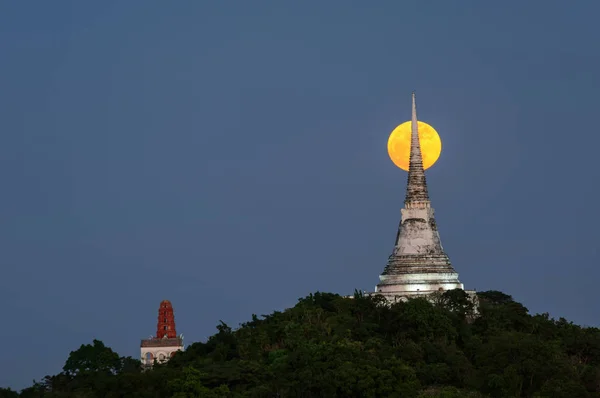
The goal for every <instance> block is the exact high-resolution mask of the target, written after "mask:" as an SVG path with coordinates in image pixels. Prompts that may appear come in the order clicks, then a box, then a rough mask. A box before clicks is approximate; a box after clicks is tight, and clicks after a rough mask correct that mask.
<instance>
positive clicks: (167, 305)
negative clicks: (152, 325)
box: [140, 300, 184, 366]
mask: <svg viewBox="0 0 600 398" xmlns="http://www.w3.org/2000/svg"><path fill="white" fill-rule="evenodd" d="M183 348H184V347H183V335H180V336H177V330H176V329H175V313H174V311H173V306H172V305H171V302H170V301H169V300H163V301H161V302H160V306H159V307H158V323H157V325H156V336H150V338H149V339H144V340H142V343H141V344H140V349H141V354H142V363H143V364H144V365H145V366H152V364H153V363H154V361H155V360H156V361H158V362H159V363H162V362H166V361H168V360H169V358H171V357H172V356H173V355H175V353H176V352H177V351H183Z"/></svg>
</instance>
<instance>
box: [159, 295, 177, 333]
mask: <svg viewBox="0 0 600 398" xmlns="http://www.w3.org/2000/svg"><path fill="white" fill-rule="evenodd" d="M164 336H167V338H168V339H174V338H176V337H177V332H176V331H175V314H174V313H173V306H172V305H171V302H170V301H169V300H163V301H161V303H160V307H159V308H158V325H157V327H156V337H160V338H162V337H164Z"/></svg>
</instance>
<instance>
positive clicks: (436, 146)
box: [388, 120, 442, 171]
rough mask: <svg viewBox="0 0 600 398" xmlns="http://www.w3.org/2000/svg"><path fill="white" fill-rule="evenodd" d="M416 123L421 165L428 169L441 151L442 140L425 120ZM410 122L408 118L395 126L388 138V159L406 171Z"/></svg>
mask: <svg viewBox="0 0 600 398" xmlns="http://www.w3.org/2000/svg"><path fill="white" fill-rule="evenodd" d="M418 123H419V143H420V144H421V156H422V157H423V167H424V168H425V169H428V168H430V167H431V166H433V164H434V163H435V162H436V161H437V160H438V158H439V157H440V154H441V153H442V140H441V139H440V136H439V134H438V133H437V131H435V129H434V128H433V127H431V126H430V125H428V124H427V123H425V122H421V121H419V122H418ZM410 124H411V121H410V120H409V121H408V122H404V123H402V124H401V125H399V126H398V127H396V128H395V129H394V131H392V133H391V134H390V138H389V139H388V154H389V155H390V159H392V162H394V164H395V165H396V166H398V167H400V168H401V169H402V170H406V171H408V161H409V158H410Z"/></svg>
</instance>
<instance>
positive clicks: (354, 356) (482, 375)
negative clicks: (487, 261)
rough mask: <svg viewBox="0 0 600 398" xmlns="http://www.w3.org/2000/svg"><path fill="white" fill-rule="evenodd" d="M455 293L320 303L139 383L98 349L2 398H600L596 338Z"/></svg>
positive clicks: (303, 303)
mask: <svg viewBox="0 0 600 398" xmlns="http://www.w3.org/2000/svg"><path fill="white" fill-rule="evenodd" d="M478 297H479V301H480V306H479V311H480V315H479V316H473V306H472V304H471V302H470V301H469V300H468V297H467V296H466V294H465V293H464V292H463V291H462V290H454V291H449V292H446V293H444V294H443V295H442V294H440V295H438V296H437V297H435V299H434V300H433V301H432V302H430V301H427V300H425V299H422V298H421V299H412V300H409V301H408V302H404V303H399V304H394V305H391V306H390V305H386V304H385V303H384V302H382V299H381V298H380V297H366V296H362V295H361V294H360V293H358V292H357V293H356V294H355V296H354V299H348V298H343V297H341V296H339V295H334V294H328V293H316V294H312V295H310V296H308V297H306V298H303V299H300V300H299V302H298V304H297V305H296V306H295V307H293V308H290V309H288V310H285V311H283V312H275V313H273V314H271V315H267V316H262V317H260V318H259V317H257V316H256V315H253V316H252V320H251V321H250V322H247V323H245V324H243V325H241V327H240V328H238V329H237V330H232V329H231V328H230V327H229V326H227V325H226V324H225V323H221V324H220V325H218V326H217V329H218V331H217V333H216V334H215V335H213V336H212V337H210V338H209V339H208V341H207V342H205V343H195V344H192V345H190V346H189V347H188V348H187V349H186V351H185V352H181V353H179V354H178V355H176V356H175V357H174V358H173V359H172V360H171V361H170V362H168V363H167V364H165V365H155V366H154V368H153V369H152V370H148V371H141V370H140V364H139V362H138V361H136V360H134V359H132V358H123V357H119V355H118V354H116V353H115V352H113V351H112V350H111V349H110V348H109V347H106V346H105V345H104V344H103V343H102V342H100V341H97V340H95V341H93V343H92V344H91V345H82V346H81V347H80V348H79V349H78V350H76V351H73V352H71V354H70V355H69V357H68V359H67V361H66V363H65V366H64V368H63V372H61V373H59V374H58V375H55V376H47V377H46V378H45V379H43V380H42V381H39V382H36V383H35V384H34V385H33V386H31V387H29V388H26V389H24V390H23V391H21V393H20V394H18V393H16V392H13V391H10V390H6V389H5V390H3V389H0V398H1V397H18V396H20V397H57V398H58V397H90V398H95V397H102V398H105V397H148V398H150V397H152V398H154V397H159V398H162V397H176V398H183V397H215V398H216V397H421V398H424V397H445V398H452V397H473V398H475V397H488V396H489V397H553V398H561V397H565V398H577V397H600V330H599V329H596V328H584V327H579V326H576V325H574V324H572V323H569V322H567V321H565V320H564V319H559V320H554V319H551V318H550V317H549V316H548V315H547V314H542V315H535V316H531V315H529V314H528V311H527V309H526V308H525V307H524V306H523V305H521V304H519V303H517V302H515V301H513V299H512V298H511V297H510V296H507V295H505V294H503V293H500V292H495V291H492V292H483V293H479V294H478Z"/></svg>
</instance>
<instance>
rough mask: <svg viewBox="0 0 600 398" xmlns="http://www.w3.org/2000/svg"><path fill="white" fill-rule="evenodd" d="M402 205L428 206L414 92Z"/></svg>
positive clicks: (413, 94)
mask: <svg viewBox="0 0 600 398" xmlns="http://www.w3.org/2000/svg"><path fill="white" fill-rule="evenodd" d="M404 203H405V205H406V206H407V207H413V205H414V206H417V203H419V204H421V205H428V203H429V193H428V191H427V181H426V180H425V169H424V168H423V157H422V155H421V145H420V142H419V124H418V119H417V99H416V95H415V92H414V91H413V92H412V119H411V124H410V158H409V165H408V184H407V187H406V199H405V200H404Z"/></svg>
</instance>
